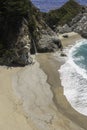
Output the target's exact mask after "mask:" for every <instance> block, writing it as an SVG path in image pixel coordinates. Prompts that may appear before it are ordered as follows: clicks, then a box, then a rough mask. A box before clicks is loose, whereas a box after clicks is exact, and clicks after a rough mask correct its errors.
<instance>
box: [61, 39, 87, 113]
mask: <svg viewBox="0 0 87 130" xmlns="http://www.w3.org/2000/svg"><path fill="white" fill-rule="evenodd" d="M83 44H87V40H82V41H78V42H76V45H75V46H73V47H72V48H71V49H70V51H69V54H68V59H67V61H66V63H65V64H64V65H62V66H61V68H60V70H59V72H60V78H61V82H62V86H63V87H64V95H65V96H66V97H67V100H68V101H69V102H70V104H71V105H72V107H73V108H74V109H75V110H77V111H78V112H80V113H82V114H84V115H87V72H86V70H85V69H84V68H80V67H79V66H78V65H76V64H75V62H74V58H73V53H74V52H75V51H76V50H77V49H78V47H80V46H81V45H83ZM79 58H84V57H83V56H81V57H79ZM75 60H78V59H75Z"/></svg>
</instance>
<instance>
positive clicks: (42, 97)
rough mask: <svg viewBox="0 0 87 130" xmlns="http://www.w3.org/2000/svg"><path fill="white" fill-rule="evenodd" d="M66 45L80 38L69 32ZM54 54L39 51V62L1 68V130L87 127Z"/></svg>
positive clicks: (63, 39) (62, 129) (66, 129)
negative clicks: (66, 89) (67, 91)
mask: <svg viewBox="0 0 87 130" xmlns="http://www.w3.org/2000/svg"><path fill="white" fill-rule="evenodd" d="M68 35H69V37H68V38H62V36H60V39H61V41H62V44H63V46H64V47H66V46H68V45H71V44H73V43H75V41H77V40H80V39H81V36H80V35H78V34H76V33H69V34H68ZM62 64H63V63H62V62H60V61H58V60H56V58H54V54H53V53H44V54H37V55H36V57H35V64H33V65H30V66H26V67H11V68H7V67H2V66H1V67H0V130H87V123H86V122H87V117H86V116H84V115H81V114H80V113H78V112H77V111H75V110H74V109H73V108H72V107H71V105H70V104H69V102H68V101H67V99H66V97H65V96H64V93H63V87H62V86H61V81H60V76H59V73H58V69H59V68H60V66H61V65H62Z"/></svg>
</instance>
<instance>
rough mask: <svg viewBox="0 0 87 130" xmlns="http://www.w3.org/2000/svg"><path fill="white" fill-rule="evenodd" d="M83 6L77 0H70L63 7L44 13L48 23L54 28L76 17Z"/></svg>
mask: <svg viewBox="0 0 87 130" xmlns="http://www.w3.org/2000/svg"><path fill="white" fill-rule="evenodd" d="M81 9H82V7H81V5H79V4H78V3H77V2H76V1H75V0H69V1H68V2H67V3H66V4H65V5H63V6H62V7H61V8H59V9H56V10H52V11H50V12H48V13H44V14H43V16H44V18H45V21H46V22H47V24H48V25H49V26H50V27H51V28H54V26H57V25H59V24H60V25H64V24H65V23H68V22H70V21H71V20H72V18H74V17H75V16H76V15H77V14H78V13H79V12H80V11H81Z"/></svg>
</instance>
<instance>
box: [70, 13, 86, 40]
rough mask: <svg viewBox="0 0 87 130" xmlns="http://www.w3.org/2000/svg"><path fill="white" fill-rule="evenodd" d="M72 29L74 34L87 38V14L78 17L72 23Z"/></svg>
mask: <svg viewBox="0 0 87 130" xmlns="http://www.w3.org/2000/svg"><path fill="white" fill-rule="evenodd" d="M78 17H79V20H78ZM71 28H72V30H73V31H74V32H77V33H80V34H81V35H82V36H83V37H85V38H87V12H85V13H83V14H79V15H78V16H76V17H75V18H74V19H73V20H72V22H71Z"/></svg>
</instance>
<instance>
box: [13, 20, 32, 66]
mask: <svg viewBox="0 0 87 130" xmlns="http://www.w3.org/2000/svg"><path fill="white" fill-rule="evenodd" d="M30 44H31V39H30V37H29V31H28V26H27V24H26V23H25V22H24V21H23V23H22V27H21V29H20V32H19V36H18V39H17V42H16V44H15V45H16V48H15V52H16V57H15V60H14V61H15V62H17V63H19V64H22V65H26V64H29V63H32V61H31V60H30V59H31V57H30V46H31V45H30Z"/></svg>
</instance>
